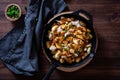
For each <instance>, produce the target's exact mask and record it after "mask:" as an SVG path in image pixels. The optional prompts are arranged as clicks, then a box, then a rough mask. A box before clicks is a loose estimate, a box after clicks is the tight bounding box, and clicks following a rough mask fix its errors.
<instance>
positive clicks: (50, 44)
mask: <svg viewBox="0 0 120 80" xmlns="http://www.w3.org/2000/svg"><path fill="white" fill-rule="evenodd" d="M92 37H93V36H92V34H91V30H90V29H88V28H87V26H86V24H85V23H84V22H83V21H80V20H76V19H74V18H72V17H71V18H67V17H61V19H60V20H56V22H55V23H54V24H53V25H52V28H51V30H49V31H48V39H49V40H48V41H47V42H46V46H47V48H48V49H49V50H50V51H51V53H50V54H52V55H53V58H54V59H56V60H57V61H59V62H60V63H65V62H66V63H69V64H71V63H74V62H76V63H78V62H80V61H81V60H82V59H84V58H85V57H87V55H89V54H90V51H91V47H92V44H91V42H90V40H91V39H92Z"/></svg>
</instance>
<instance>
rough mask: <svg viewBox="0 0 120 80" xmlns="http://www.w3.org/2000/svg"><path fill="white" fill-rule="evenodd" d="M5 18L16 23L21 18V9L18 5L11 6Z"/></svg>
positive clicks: (6, 11) (7, 9)
mask: <svg viewBox="0 0 120 80" xmlns="http://www.w3.org/2000/svg"><path fill="white" fill-rule="evenodd" d="M5 16H6V18H7V19H8V20H10V21H16V20H18V19H19V18H20V17H21V8H20V6H19V5H18V4H9V5H7V7H6V9H5Z"/></svg>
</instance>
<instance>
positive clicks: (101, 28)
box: [0, 0, 120, 80]
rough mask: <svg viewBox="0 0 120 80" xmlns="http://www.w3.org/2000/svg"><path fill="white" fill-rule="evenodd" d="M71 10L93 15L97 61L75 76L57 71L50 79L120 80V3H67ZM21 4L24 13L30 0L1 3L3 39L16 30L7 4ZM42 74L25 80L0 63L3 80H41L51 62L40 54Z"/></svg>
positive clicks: (103, 0) (1, 0) (2, 0)
mask: <svg viewBox="0 0 120 80" xmlns="http://www.w3.org/2000/svg"><path fill="white" fill-rule="evenodd" d="M66 2H67V4H68V7H69V9H70V10H72V11H75V10H78V9H84V10H86V11H88V12H90V13H91V14H92V15H93V26H94V28H95V30H96V32H97V35H98V38H99V41H98V49H97V53H96V54H95V57H94V59H93V60H92V61H91V62H90V64H88V65H87V66H86V67H84V68H82V69H80V70H78V71H76V72H72V73H66V72H62V71H59V70H55V71H54V72H53V74H52V75H51V77H50V80H103V79H108V80H120V0H66ZM9 3H17V4H19V5H20V6H21V8H22V12H23V14H26V12H25V10H24V7H25V6H27V5H28V0H0V38H2V37H3V36H4V35H5V34H6V33H7V32H9V31H10V30H11V29H12V28H13V27H15V26H17V25H20V23H21V20H23V18H24V17H22V18H21V19H20V20H19V21H18V22H16V23H11V22H10V21H8V20H7V19H6V18H5V16H4V10H5V7H6V6H7V4H9ZM39 64H40V72H39V73H38V74H36V75H35V76H34V77H24V76H20V75H15V74H13V73H12V72H10V71H9V70H8V69H7V68H6V67H5V66H4V65H3V64H2V62H1V61H0V80H38V79H41V78H42V77H43V75H44V74H45V73H46V72H47V71H48V68H49V66H50V63H49V62H48V60H47V59H46V57H45V56H44V54H43V53H42V51H41V52H40V63H39Z"/></svg>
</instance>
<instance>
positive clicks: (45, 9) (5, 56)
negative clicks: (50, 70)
mask: <svg viewBox="0 0 120 80" xmlns="http://www.w3.org/2000/svg"><path fill="white" fill-rule="evenodd" d="M66 9H67V5H66V3H65V2H64V0H29V6H28V11H27V14H26V16H25V19H24V22H23V24H21V25H19V26H17V27H15V28H14V29H13V30H11V31H10V32H9V33H8V34H7V35H6V36H5V37H3V38H2V39H0V59H1V60H2V61H3V62H4V64H5V65H6V66H7V67H8V68H9V69H10V70H11V71H13V72H14V73H15V74H23V75H26V76H32V75H33V74H34V73H36V72H38V71H39V67H38V64H39V63H38V54H39V52H40V48H41V46H40V45H41V44H40V42H41V34H42V29H43V28H44V25H45V24H46V23H47V21H48V20H49V19H50V18H51V17H53V16H54V15H55V14H57V13H60V12H62V11H64V10H66Z"/></svg>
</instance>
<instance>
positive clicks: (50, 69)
mask: <svg viewBox="0 0 120 80" xmlns="http://www.w3.org/2000/svg"><path fill="white" fill-rule="evenodd" d="M56 67H57V66H56V65H55V64H52V65H51V66H50V68H49V70H48V72H47V74H46V75H45V76H44V77H43V79H42V80H48V79H49V77H50V76H51V74H52V72H53V71H54V70H55V69H56Z"/></svg>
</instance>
